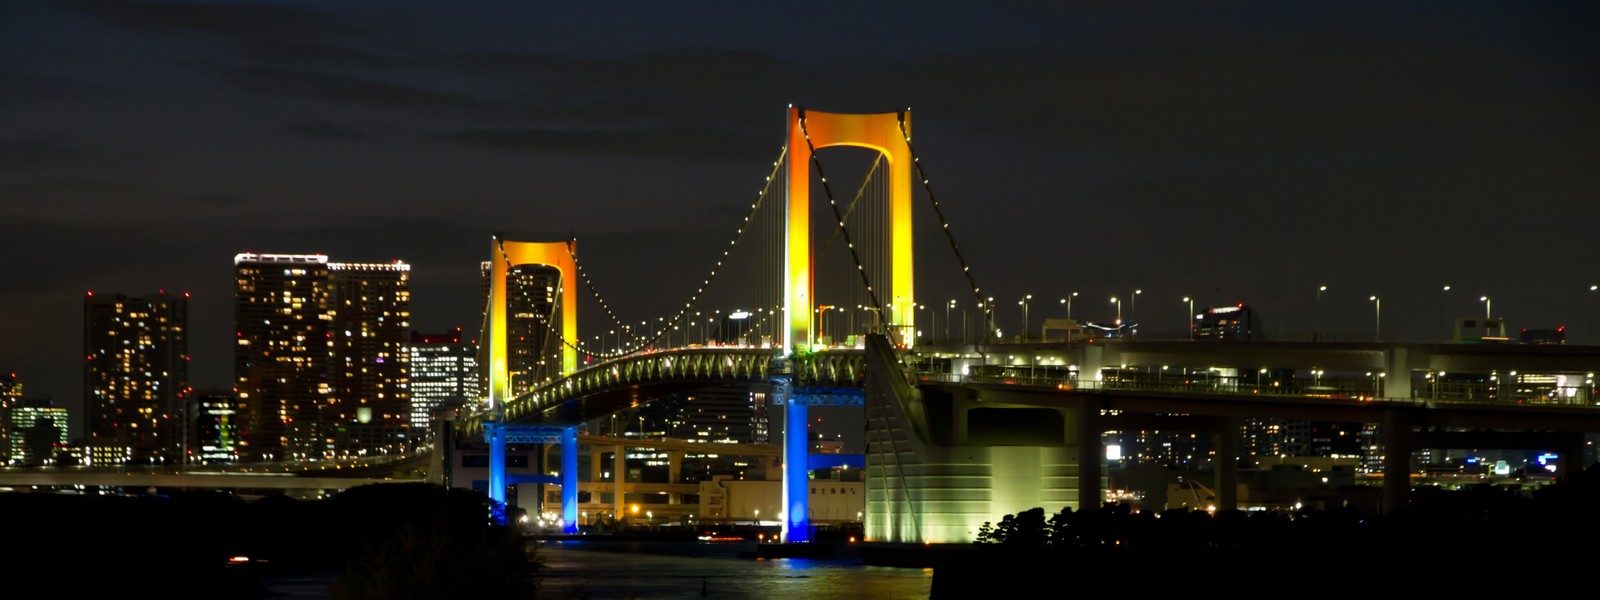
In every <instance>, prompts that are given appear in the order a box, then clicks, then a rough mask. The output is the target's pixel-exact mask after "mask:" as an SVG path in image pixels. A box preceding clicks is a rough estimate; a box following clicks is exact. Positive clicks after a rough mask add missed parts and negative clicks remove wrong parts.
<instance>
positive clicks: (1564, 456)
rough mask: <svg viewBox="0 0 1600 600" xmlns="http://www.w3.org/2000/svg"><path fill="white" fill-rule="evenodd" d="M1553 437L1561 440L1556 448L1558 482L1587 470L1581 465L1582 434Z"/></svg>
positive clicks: (1573, 433)
mask: <svg viewBox="0 0 1600 600" xmlns="http://www.w3.org/2000/svg"><path fill="white" fill-rule="evenodd" d="M1555 435H1557V436H1558V437H1559V438H1560V440H1561V441H1560V442H1558V444H1559V445H1560V447H1559V448H1556V473H1557V475H1556V476H1557V477H1558V478H1559V479H1560V480H1568V479H1571V478H1572V476H1573V475H1577V474H1578V473H1580V472H1582V471H1583V470H1584V469H1586V468H1588V465H1585V464H1583V463H1584V457H1583V446H1584V444H1583V434H1582V433H1576V432H1571V433H1558V434H1555Z"/></svg>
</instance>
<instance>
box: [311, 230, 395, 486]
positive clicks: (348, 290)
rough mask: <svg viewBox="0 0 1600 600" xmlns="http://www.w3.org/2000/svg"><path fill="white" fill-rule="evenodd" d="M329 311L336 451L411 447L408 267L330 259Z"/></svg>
mask: <svg viewBox="0 0 1600 600" xmlns="http://www.w3.org/2000/svg"><path fill="white" fill-rule="evenodd" d="M328 273H329V281H330V283H331V285H332V300H333V302H332V306H331V308H332V315H333V331H332V339H333V348H332V351H333V360H332V368H333V396H334V397H333V399H332V400H331V401H330V402H329V406H328V415H327V417H328V418H329V419H330V420H331V421H332V422H333V423H335V428H336V429H335V430H334V431H335V432H336V436H335V438H336V440H343V442H336V443H335V446H336V447H335V448H334V451H335V452H336V453H337V454H339V455H344V456H359V455H363V454H373V453H379V454H382V453H395V452H400V451H403V450H406V449H407V448H409V447H410V445H411V443H412V441H413V440H412V439H411V436H410V433H409V430H410V428H411V389H410V381H409V379H410V374H411V368H410V365H411V353H410V351H409V350H408V349H407V345H408V344H409V343H410V337H411V265H408V264H406V263H403V262H400V261H398V260H396V261H393V262H389V263H329V264H328Z"/></svg>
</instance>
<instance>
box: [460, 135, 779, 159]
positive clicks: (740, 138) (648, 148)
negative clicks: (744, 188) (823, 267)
mask: <svg viewBox="0 0 1600 600" xmlns="http://www.w3.org/2000/svg"><path fill="white" fill-rule="evenodd" d="M433 135H434V137H436V138H438V139H442V140H447V141H450V142H455V143H459V144H466V145H472V146H479V147H484V148H492V149H496V150H511V151H518V152H562V153H575V154H619V155H634V156H649V157H660V158H671V157H678V158H711V159H741V158H748V157H750V156H751V155H753V154H759V153H762V152H766V151H767V150H770V146H771V143H770V140H771V137H772V136H770V135H766V136H757V135H746V134H743V133H739V132H732V131H726V130H718V129H714V128H709V127H707V128H689V127H654V128H645V129H632V130H621V131H603V130H572V131H557V130H553V129H536V128H502V129H478V130H468V131H447V132H438V133H435V134H433ZM762 142H768V143H762Z"/></svg>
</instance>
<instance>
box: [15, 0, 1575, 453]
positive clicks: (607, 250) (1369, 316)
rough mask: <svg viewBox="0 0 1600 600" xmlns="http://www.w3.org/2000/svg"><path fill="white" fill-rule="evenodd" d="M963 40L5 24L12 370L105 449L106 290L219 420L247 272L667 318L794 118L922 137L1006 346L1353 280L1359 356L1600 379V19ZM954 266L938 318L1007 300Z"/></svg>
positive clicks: (518, 8) (546, 26)
mask: <svg viewBox="0 0 1600 600" xmlns="http://www.w3.org/2000/svg"><path fill="white" fill-rule="evenodd" d="M951 4H952V3H938V2H926V1H923V2H870V3H867V2H810V3H804V4H782V5H779V4H777V3H755V2H695V3H661V2H637V3H616V2H579V3H538V2H526V1H524V0H518V1H510V2H498V1H497V2H467V3H462V2H381V3H380V2H363V3H327V2H265V1H262V2H134V1H122V0H95V1H86V2H32V1H27V0H22V1H10V2H5V3H4V4H3V5H0V248H3V249H4V250H5V251H6V254H7V255H8V256H9V259H8V260H7V261H6V265H7V266H6V267H5V269H4V271H3V274H0V315H3V316H4V319H5V325H4V327H3V329H0V331H4V333H3V337H0V340H3V343H0V371H7V372H15V373H17V375H18V376H19V377H20V378H21V379H22V381H23V382H24V385H25V386H26V391H27V393H28V395H29V396H35V397H42V396H51V397H53V398H54V400H55V401H56V402H57V403H58V404H59V405H63V406H67V407H68V408H70V409H71V410H72V411H74V420H73V423H72V426H73V428H74V434H75V435H77V434H80V433H81V432H79V431H77V428H78V427H79V426H80V423H79V421H78V418H77V417H78V413H77V411H79V410H80V402H81V395H82V389H81V387H82V383H81V355H82V339H83V332H82V297H83V295H84V292H85V291H87V290H94V291H96V292H97V293H101V292H104V293H112V292H124V293H130V294H144V293H148V292H152V291H155V290H158V289H165V290H168V291H189V292H191V293H192V294H193V299H192V304H191V312H190V320H191V325H192V332H191V339H190V350H191V354H192V355H193V356H194V359H193V363H192V365H193V366H192V370H191V380H192V383H193V385H194V386H195V387H201V388H207V387H226V386H228V385H229V382H230V379H231V376H232V373H231V371H232V348H231V345H230V341H231V333H229V332H230V331H231V330H232V328H233V327H232V318H233V314H232V304H231V302H232V257H233V256H234V254H236V253H239V252H245V251H255V252H263V253H316V252H320V253H323V254H327V255H330V256H331V257H332V258H333V260H335V261H344V262H363V261H389V260H394V259H400V260H403V261H406V262H408V263H411V264H412V265H413V269H414V276H415V279H414V283H413V299H414V302H413V319H412V324H413V328H414V329H418V330H422V331H441V330H444V329H446V328H449V327H455V326H462V327H465V328H467V329H469V330H474V329H476V327H477V323H478V283H477V277H478V275H477V263H478V262H479V261H481V260H485V259H487V258H488V250H489V236H490V234H491V232H496V231H499V232H504V233H506V234H507V235H508V236H511V237H513V238H516V239H530V240H533V239H538V240H554V239H564V238H566V237H568V236H575V237H576V238H577V240H578V244H579V254H580V257H581V262H582V263H583V265H584V268H585V271H586V272H587V273H588V274H589V275H590V276H591V277H593V279H594V280H595V283H596V284H597V286H598V287H599V288H600V289H601V290H602V293H604V294H605V295H606V298H607V301H608V302H609V304H610V306H611V307H612V308H613V309H614V310H615V311H616V312H617V313H618V314H619V315H620V316H621V317H622V318H623V319H624V320H625V321H638V320H643V319H653V318H654V317H656V316H659V315H663V314H667V313H668V311H669V310H670V309H671V308H673V307H675V306H679V305H681V304H682V303H683V302H684V301H685V300H686V299H687V298H688V296H690V295H691V294H692V293H693V292H694V289H695V287H696V285H697V284H698V283H699V282H700V281H701V280H702V279H703V278H704V277H705V275H706V273H707V271H708V270H709V269H710V267H711V265H712V264H713V263H714V262H715V259H716V258H717V256H718V254H719V252H720V248H722V247H724V246H726V244H727V240H728V239H730V237H731V236H732V233H733V231H734V229H735V228H736V227H737V226H738V225H739V223H740V220H741V218H742V217H743V215H744V214H745V213H746V210H747V209H748V207H749V204H750V202H751V200H752V199H753V198H754V196H755V192H756V191H758V190H759V189H760V186H761V183H762V178H764V177H765V176H766V174H767V171H768V169H769V168H770V164H771V162H772V160H773V159H774V158H775V157H776V155H777V150H778V149H779V148H780V147H781V146H782V145H783V143H784V135H785V126H786V121H785V119H786V110H787V107H788V106H790V105H791V104H792V105H795V106H801V107H806V108H809V109H812V110H820V111H826V112H882V111H889V110H897V109H902V108H909V109H910V110H911V111H912V115H913V124H914V143H915V146H916V149H917V153H918V156H919V158H920V159H921V163H922V166H923V167H924V168H925V169H926V171H927V173H928V175H929V177H930V179H931V180H932V184H931V186H932V189H933V190H934V193H935V194H936V195H937V197H938V200H939V202H940V203H941V206H942V208H943V211H944V213H945V216H946V217H947V218H948V219H949V222H950V223H951V228H952V231H953V232H954V234H955V236H956V238H957V240H958V241H959V242H960V244H961V249H962V253H963V256H964V257H965V258H966V260H967V262H968V264H970V265H971V267H972V273H973V276H974V278H975V279H976V280H977V281H978V283H979V284H980V285H981V286H982V287H983V290H984V293H985V294H986V295H993V296H995V297H996V301H997V303H998V304H1000V305H1001V307H1002V310H1001V311H1000V313H999V316H998V319H999V325H1000V327H1002V328H1009V329H1013V330H1014V329H1016V328H1017V327H1018V326H1019V325H1020V321H1021V318H1022V315H1021V314H1020V310H1019V309H1018V308H1017V307H1016V306H1015V304H1016V301H1017V299H1018V298H1020V297H1021V296H1023V295H1024V294H1033V295H1034V297H1035V300H1034V304H1032V305H1031V307H1030V310H1031V311H1033V316H1032V317H1031V318H1033V319H1039V318H1042V317H1044V316H1064V315H1062V314H1052V313H1053V312H1057V313H1059V312H1064V311H1062V310H1061V307H1060V305H1059V304H1058V303H1057V299H1059V298H1060V297H1062V296H1063V295H1064V294H1066V293H1068V292H1070V291H1077V292H1079V293H1080V296H1079V297H1078V299H1077V300H1075V304H1074V308H1073V311H1074V316H1076V317H1079V318H1080V319H1083V318H1087V319H1096V320H1104V319H1110V318H1112V317H1113V316H1114V314H1113V313H1114V311H1115V306H1114V305H1112V304H1111V303H1110V302H1109V298H1110V297H1111V296H1113V295H1116V296H1121V297H1124V298H1126V297H1127V296H1128V295H1129V294H1131V293H1132V290H1134V289H1141V290H1143V293H1142V294H1141V295H1140V296H1139V297H1138V300H1137V301H1135V305H1134V307H1133V308H1132V310H1133V311H1136V315H1137V318H1138V320H1139V321H1141V322H1142V323H1144V324H1145V327H1146V329H1147V330H1151V331H1176V330H1178V329H1179V328H1180V327H1182V321H1181V319H1184V318H1185V314H1186V311H1187V308H1186V306H1185V305H1184V304H1183V303H1181V302H1180V298H1181V297H1183V296H1193V297H1195V298H1197V303H1196V305H1197V307H1198V308H1203V307H1205V306H1215V305H1223V304H1233V303H1236V302H1244V303H1248V304H1251V305H1252V306H1254V307H1256V308H1257V310H1258V311H1260V314H1261V317H1262V321H1263V324H1264V326H1265V328H1266V329H1267V330H1268V331H1269V332H1271V333H1274V334H1284V335H1291V334H1295V333H1297V332H1306V331H1309V330H1310V329H1312V327H1313V325H1312V323H1313V317H1312V314H1313V312H1314V311H1313V306H1314V304H1315V303H1316V294H1315V292H1316V289H1317V286H1319V285H1324V284H1325V285H1327V286H1328V287H1329V290H1328V291H1327V292H1325V293H1324V294H1323V295H1322V297H1321V303H1320V304H1321V315H1322V317H1321V320H1322V329H1323V330H1324V331H1325V332H1329V335H1334V334H1338V335H1343V336H1345V337H1349V338H1359V337H1361V336H1363V335H1369V334H1371V333H1372V332H1373V328H1374V318H1375V316H1378V315H1375V312H1378V311H1375V310H1374V306H1373V303H1371V302H1369V301H1368V297H1369V296H1371V295H1374V294H1376V295H1378V296H1379V297H1381V298H1382V308H1381V322H1382V323H1381V328H1382V332H1383V335H1384V337H1385V338H1403V339H1411V340H1418V341H1421V340H1430V341H1431V340H1435V339H1439V338H1442V337H1444V333H1445V325H1444V323H1445V322H1446V320H1448V319H1449V318H1450V317H1451V316H1472V315H1481V314H1482V313H1483V311H1484V308H1485V307H1484V305H1483V303H1482V302H1479V300H1478V298H1479V297H1480V296H1483V295H1488V296H1490V297H1491V298H1492V308H1493V311H1494V313H1495V316H1502V317H1505V318H1506V319H1507V323H1508V326H1509V327H1510V328H1512V329H1513V330H1515V329H1517V328H1521V327H1531V328H1542V327H1555V326H1559V325H1566V326H1568V328H1569V341H1570V342H1581V343H1600V334H1597V333H1596V331H1595V329H1596V326H1592V325H1594V324H1593V323H1592V321H1593V320H1594V319H1596V318H1600V315H1596V313H1600V293H1595V292H1590V291H1589V287H1590V286H1591V285H1593V284H1596V283H1600V260H1597V259H1600V246H1597V241H1596V240H1597V236H1596V224H1597V223H1600V218H1597V217H1600V202H1597V200H1600V194H1597V191H1600V168H1597V167H1596V165H1600V142H1597V140H1600V111H1597V110H1596V108H1597V107H1600V60H1597V58H1600V52H1597V50H1600V36H1596V35H1595V32H1596V31H1600V27H1597V25H1600V22H1597V21H1600V19H1597V15H1600V5H1596V4H1594V3H1592V2H1456V1H1452V2H1431V3H1430V2H1320V3H1315V2H1103V1H1088V2H1023V1H999V2H989V3H984V5H983V6H979V5H977V3H962V4H961V5H957V6H951ZM826 160H827V159H826V157H824V161H826ZM839 187H841V188H848V187H850V185H848V184H845V185H841V186H839ZM814 192H817V191H816V190H814ZM918 193H919V194H921V193H922V192H921V190H920V189H919V192H918ZM918 202H919V204H918V209H917V210H919V211H922V212H919V213H918V216H917V218H918V219H919V223H931V222H932V221H931V220H930V219H932V215H931V212H929V211H928V210H926V209H927V206H926V200H925V199H924V198H922V197H921V196H920V195H919V197H918ZM919 227H920V225H919ZM919 231H921V229H919ZM917 243H918V252H919V258H918V260H919V263H918V281H919V295H920V296H922V297H924V298H930V297H931V298H935V299H934V300H929V301H928V302H930V303H934V304H938V303H939V302H941V301H942V300H944V298H945V297H947V296H948V297H950V298H962V299H964V300H965V299H967V298H969V297H970V294H969V293H968V292H966V291H964V290H963V289H961V286H960V285H959V283H958V282H959V276H958V275H955V274H956V273H957V266H956V262H955V259H954V258H953V256H952V255H951V254H950V253H949V248H948V246H947V245H944V241H943V240H942V239H940V238H939V237H937V236H931V235H924V236H920V237H919V238H918V242H917ZM924 247H926V248H930V250H924ZM924 252H926V253H927V254H926V256H927V257H926V258H924ZM922 282H929V283H928V287H931V288H934V289H931V290H924V289H921V283H922ZM1444 285H1450V286H1452V288H1453V289H1452V291H1451V292H1449V293H1444V292H1442V286H1444ZM945 287H948V289H944V288H945ZM962 294H967V295H962ZM1124 310H1129V307H1127V306H1126V305H1125V307H1124ZM586 314H587V313H586ZM1035 323H1037V321H1035Z"/></svg>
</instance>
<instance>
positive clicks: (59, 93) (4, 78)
mask: <svg viewBox="0 0 1600 600" xmlns="http://www.w3.org/2000/svg"><path fill="white" fill-rule="evenodd" d="M109 93H110V90H109V88H107V87H106V86H103V85H99V84H96V83H92V82H88V81H80V80H76V79H68V78H64V77H53V76H44V75H32V74H26V73H14V72H5V71H0V106H27V105H38V104H45V103H53V102H64V101H76V100H94V99H100V98H104V97H106V96H107V95H108V94H109Z"/></svg>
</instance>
